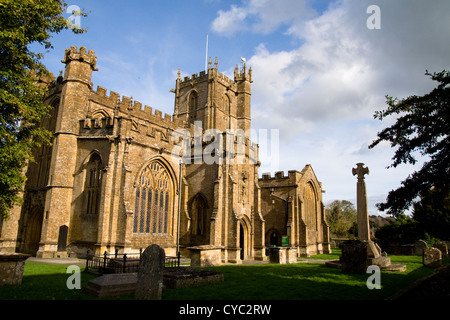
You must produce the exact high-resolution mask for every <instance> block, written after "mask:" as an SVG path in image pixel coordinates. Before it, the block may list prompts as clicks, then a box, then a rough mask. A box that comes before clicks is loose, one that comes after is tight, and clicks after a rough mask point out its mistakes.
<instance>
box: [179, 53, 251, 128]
mask: <svg viewBox="0 0 450 320" xmlns="http://www.w3.org/2000/svg"><path fill="white" fill-rule="evenodd" d="M251 83H252V70H251V68H250V69H249V70H248V72H247V70H246V65H245V64H244V65H243V68H242V70H238V66H237V65H236V68H235V71H234V80H232V79H229V78H228V77H227V76H225V75H224V74H222V73H221V72H218V71H217V58H216V60H215V63H214V68H213V67H212V66H211V58H210V59H209V63H208V70H207V72H205V71H202V72H200V73H199V74H193V75H192V76H191V77H184V79H181V78H180V72H179V71H178V78H177V81H176V89H175V90H174V91H175V114H174V115H175V117H177V118H178V119H182V120H185V121H187V122H188V123H192V124H194V122H196V121H201V123H202V129H203V130H208V129H217V130H220V131H222V132H225V131H226V130H227V129H242V130H243V131H244V132H245V131H247V130H249V129H250V128H251V123H250V122H251V121H250V96H251V90H250V89H251Z"/></svg>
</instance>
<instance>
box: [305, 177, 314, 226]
mask: <svg viewBox="0 0 450 320" xmlns="http://www.w3.org/2000/svg"><path fill="white" fill-rule="evenodd" d="M304 204H305V214H306V226H307V228H308V229H310V230H316V228H317V220H316V216H317V215H316V213H317V199H316V192H315V191H314V188H313V186H312V184H311V183H307V184H306V187H305V193H304Z"/></svg>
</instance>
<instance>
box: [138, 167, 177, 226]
mask: <svg viewBox="0 0 450 320" xmlns="http://www.w3.org/2000/svg"><path fill="white" fill-rule="evenodd" d="M172 197H173V183H172V179H171V178H170V175H169V174H168V172H167V170H166V168H165V166H163V165H162V164H161V163H160V162H157V161H154V162H151V163H150V164H149V165H147V166H146V167H145V168H144V169H143V170H142V171H141V173H140V175H139V179H138V181H137V185H136V200H135V206H134V223H133V233H151V234H169V233H170V232H171V230H170V228H169V223H170V222H169V220H170V214H171V213H172V211H173V200H172Z"/></svg>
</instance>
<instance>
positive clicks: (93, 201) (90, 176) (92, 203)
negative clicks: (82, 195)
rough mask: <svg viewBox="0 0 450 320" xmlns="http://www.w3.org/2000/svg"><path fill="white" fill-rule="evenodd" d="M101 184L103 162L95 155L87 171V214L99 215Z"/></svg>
mask: <svg viewBox="0 0 450 320" xmlns="http://www.w3.org/2000/svg"><path fill="white" fill-rule="evenodd" d="M101 183H102V161H101V159H100V156H99V155H98V154H96V153H94V154H93V155H92V156H91V159H90V160H89V163H88V165H87V169H86V193H87V207H86V213H87V214H98V210H99V202H100V187H101Z"/></svg>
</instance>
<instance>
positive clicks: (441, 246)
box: [435, 241, 448, 258]
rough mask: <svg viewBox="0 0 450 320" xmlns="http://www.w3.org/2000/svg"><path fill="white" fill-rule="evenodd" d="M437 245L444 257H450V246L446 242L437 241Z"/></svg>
mask: <svg viewBox="0 0 450 320" xmlns="http://www.w3.org/2000/svg"><path fill="white" fill-rule="evenodd" d="M435 247H436V248H438V249H439V250H441V252H442V258H448V246H447V244H446V243H445V242H443V241H440V242H438V243H436V245H435Z"/></svg>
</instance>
